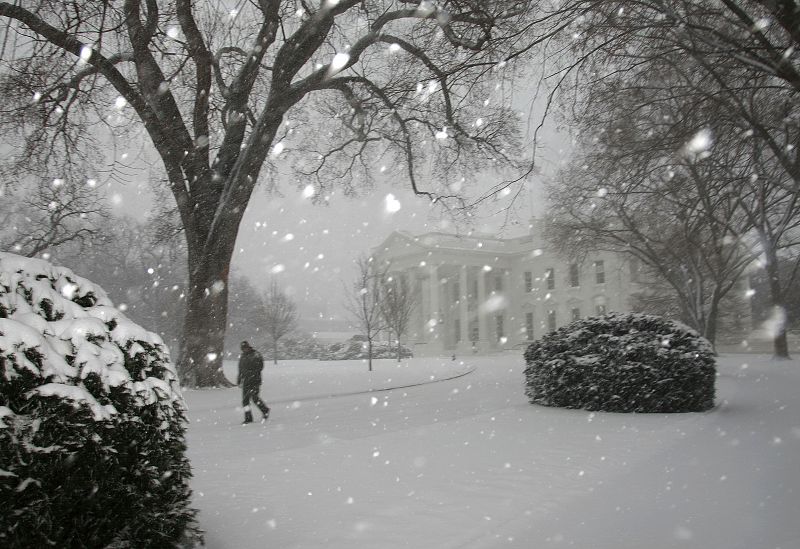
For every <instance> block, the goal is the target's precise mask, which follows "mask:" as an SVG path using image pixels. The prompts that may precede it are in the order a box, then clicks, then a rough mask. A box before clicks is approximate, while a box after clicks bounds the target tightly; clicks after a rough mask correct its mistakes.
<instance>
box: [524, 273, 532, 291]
mask: <svg viewBox="0 0 800 549" xmlns="http://www.w3.org/2000/svg"><path fill="white" fill-rule="evenodd" d="M532 291H533V273H532V272H530V271H525V293H527V294H529V293H531V292H532Z"/></svg>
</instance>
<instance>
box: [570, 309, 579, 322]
mask: <svg viewBox="0 0 800 549" xmlns="http://www.w3.org/2000/svg"><path fill="white" fill-rule="evenodd" d="M580 319H581V310H580V308H578V307H573V308H572V321H573V322H574V321H576V320H580Z"/></svg>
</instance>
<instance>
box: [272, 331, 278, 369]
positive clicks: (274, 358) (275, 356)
mask: <svg viewBox="0 0 800 549" xmlns="http://www.w3.org/2000/svg"><path fill="white" fill-rule="evenodd" d="M272 351H273V353H274V354H273V355H272V363H273V364H275V365H276V366H277V365H278V339H277V338H274V337H273V338H272Z"/></svg>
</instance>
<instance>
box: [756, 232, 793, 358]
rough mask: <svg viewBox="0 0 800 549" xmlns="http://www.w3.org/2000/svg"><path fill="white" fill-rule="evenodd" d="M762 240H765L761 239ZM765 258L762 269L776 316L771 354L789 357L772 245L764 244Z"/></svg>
mask: <svg viewBox="0 0 800 549" xmlns="http://www.w3.org/2000/svg"><path fill="white" fill-rule="evenodd" d="M762 242H766V239H763V240H762ZM764 248H765V249H766V251H765V253H764V256H765V258H766V261H765V265H764V270H765V271H766V273H767V281H768V283H769V297H770V302H771V303H772V310H773V313H772V314H773V315H776V316H778V318H775V319H774V332H773V336H772V349H773V350H772V354H773V356H774V357H775V358H789V342H788V340H787V338H786V315H785V314H783V315H781V312H782V311H785V308H784V306H783V305H784V304H783V289H782V288H781V279H780V272H779V263H778V254H777V253H776V251H775V248H774V247H772V246H764Z"/></svg>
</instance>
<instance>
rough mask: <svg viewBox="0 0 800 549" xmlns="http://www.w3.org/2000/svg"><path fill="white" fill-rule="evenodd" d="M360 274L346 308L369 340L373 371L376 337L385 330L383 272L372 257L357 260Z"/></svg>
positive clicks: (354, 283) (370, 362) (350, 292)
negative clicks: (382, 303) (373, 349)
mask: <svg viewBox="0 0 800 549" xmlns="http://www.w3.org/2000/svg"><path fill="white" fill-rule="evenodd" d="M356 266H357V267H358V274H357V275H356V280H355V281H354V282H353V285H352V287H351V288H350V290H349V291H347V292H346V293H345V299H346V301H345V308H346V309H347V312H348V313H349V314H350V316H351V317H352V319H353V320H354V321H355V322H356V323H357V325H358V327H359V328H360V329H361V332H362V333H363V335H364V337H365V338H366V339H367V362H368V365H369V371H370V372H371V371H372V345H373V341H374V340H375V336H377V335H378V333H379V332H380V331H381V330H383V329H384V328H385V324H384V318H383V315H382V310H381V298H382V295H381V294H382V292H381V289H382V288H381V281H382V280H383V278H384V276H385V273H383V272H381V271H380V270H379V269H378V267H377V265H376V264H375V262H374V261H373V260H372V258H371V257H366V256H361V257H359V258H358V259H356Z"/></svg>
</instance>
